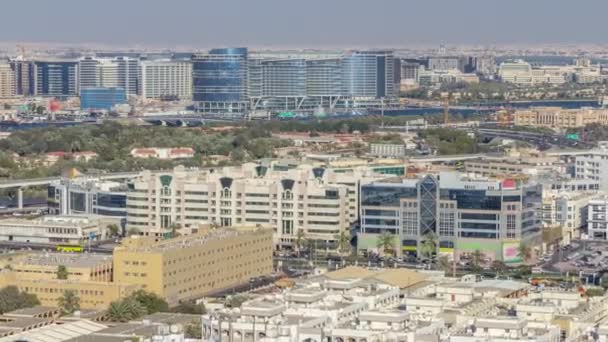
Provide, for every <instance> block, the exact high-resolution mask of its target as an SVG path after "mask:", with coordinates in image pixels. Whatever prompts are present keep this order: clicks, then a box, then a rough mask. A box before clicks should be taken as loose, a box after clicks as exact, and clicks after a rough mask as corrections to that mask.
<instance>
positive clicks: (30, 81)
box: [11, 59, 35, 96]
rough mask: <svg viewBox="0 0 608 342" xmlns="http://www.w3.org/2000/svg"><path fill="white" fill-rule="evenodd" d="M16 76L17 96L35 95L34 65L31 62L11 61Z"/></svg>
mask: <svg viewBox="0 0 608 342" xmlns="http://www.w3.org/2000/svg"><path fill="white" fill-rule="evenodd" d="M11 67H12V68H13V72H14V76H15V94H16V95H21V96H29V95H32V94H34V93H35V89H34V65H33V63H32V62H31V61H25V60H21V59H14V60H11Z"/></svg>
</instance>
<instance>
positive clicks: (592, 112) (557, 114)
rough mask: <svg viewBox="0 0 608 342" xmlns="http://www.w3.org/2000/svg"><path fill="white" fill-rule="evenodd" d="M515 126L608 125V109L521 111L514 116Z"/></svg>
mask: <svg viewBox="0 0 608 342" xmlns="http://www.w3.org/2000/svg"><path fill="white" fill-rule="evenodd" d="M514 120H515V126H530V127H548V128H555V129H565V128H572V127H583V126H585V125H588V124H601V125H606V124H608V109H592V108H580V109H564V108H560V107H536V108H532V109H526V110H520V111H517V112H515V115H514Z"/></svg>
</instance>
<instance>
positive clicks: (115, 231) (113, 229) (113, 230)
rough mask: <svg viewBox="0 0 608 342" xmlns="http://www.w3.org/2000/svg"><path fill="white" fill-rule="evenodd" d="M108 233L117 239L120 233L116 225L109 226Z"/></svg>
mask: <svg viewBox="0 0 608 342" xmlns="http://www.w3.org/2000/svg"><path fill="white" fill-rule="evenodd" d="M107 229H108V232H109V233H110V236H111V237H115V236H118V232H119V228H118V225H117V224H115V223H112V224H109V225H108V226H107Z"/></svg>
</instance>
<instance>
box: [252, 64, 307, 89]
mask: <svg viewBox="0 0 608 342" xmlns="http://www.w3.org/2000/svg"><path fill="white" fill-rule="evenodd" d="M262 80H263V91H262V94H263V96H265V97H305V96H306V61H305V60H304V59H293V58H292V59H283V60H267V61H263V62H262Z"/></svg>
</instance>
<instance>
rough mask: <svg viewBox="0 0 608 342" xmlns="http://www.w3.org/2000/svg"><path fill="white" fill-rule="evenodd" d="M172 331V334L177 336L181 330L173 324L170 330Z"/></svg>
mask: <svg viewBox="0 0 608 342" xmlns="http://www.w3.org/2000/svg"><path fill="white" fill-rule="evenodd" d="M169 329H170V330H171V333H172V334H177V333H178V332H179V328H178V326H177V325H175V324H172V325H171V327H170V328H169Z"/></svg>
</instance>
